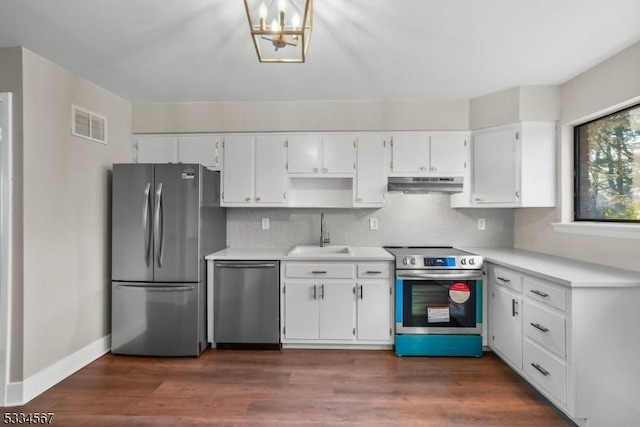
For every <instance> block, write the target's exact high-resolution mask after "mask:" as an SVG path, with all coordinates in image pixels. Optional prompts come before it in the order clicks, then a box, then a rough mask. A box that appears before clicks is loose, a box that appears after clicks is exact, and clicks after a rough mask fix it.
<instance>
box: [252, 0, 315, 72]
mask: <svg viewBox="0 0 640 427" xmlns="http://www.w3.org/2000/svg"><path fill="white" fill-rule="evenodd" d="M244 6H245V9H246V11H247V19H248V20H249V30H250V31H251V37H252V38H253V44H254V46H255V48H256V54H257V55H258V60H259V61H260V62H271V63H296V62H298V63H299V62H305V60H306V58H307V48H308V47H309V41H310V40H311V31H312V29H313V0H244Z"/></svg>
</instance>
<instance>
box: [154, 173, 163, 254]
mask: <svg viewBox="0 0 640 427" xmlns="http://www.w3.org/2000/svg"><path fill="white" fill-rule="evenodd" d="M162 210H163V205H162V183H159V184H158V187H157V190H156V209H155V211H156V212H155V224H154V227H155V233H154V236H155V237H154V238H155V241H156V244H157V245H158V252H157V256H158V267H162V258H163V255H164V254H163V252H164V215H163V212H162Z"/></svg>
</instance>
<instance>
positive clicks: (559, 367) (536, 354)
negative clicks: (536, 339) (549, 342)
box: [524, 340, 567, 405]
mask: <svg viewBox="0 0 640 427" xmlns="http://www.w3.org/2000/svg"><path fill="white" fill-rule="evenodd" d="M524 371H525V373H526V375H527V377H529V379H531V381H532V382H533V383H535V384H537V385H538V386H540V387H541V388H543V389H544V390H546V391H547V392H548V393H549V394H551V395H552V396H553V397H555V398H556V399H558V400H559V401H560V402H562V403H563V404H565V405H566V404H567V365H566V364H565V363H564V362H562V361H560V360H558V359H556V358H555V357H553V356H552V355H551V354H550V353H548V352H546V351H545V350H543V349H542V348H540V347H539V346H538V345H536V344H535V343H533V342H531V341H529V340H525V343H524Z"/></svg>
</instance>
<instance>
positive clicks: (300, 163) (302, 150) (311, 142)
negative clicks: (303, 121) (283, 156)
mask: <svg viewBox="0 0 640 427" xmlns="http://www.w3.org/2000/svg"><path fill="white" fill-rule="evenodd" d="M287 162H288V169H287V170H288V172H289V173H290V174H304V173H308V174H309V173H310V174H313V173H318V172H319V171H320V137H319V136H314V135H303V136H290V137H289V138H288V148H287Z"/></svg>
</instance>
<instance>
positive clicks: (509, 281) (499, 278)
mask: <svg viewBox="0 0 640 427" xmlns="http://www.w3.org/2000/svg"><path fill="white" fill-rule="evenodd" d="M496 279H498V280H500V281H501V282H504V283H511V280H509V279H505V278H504V277H500V276H498V277H496Z"/></svg>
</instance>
